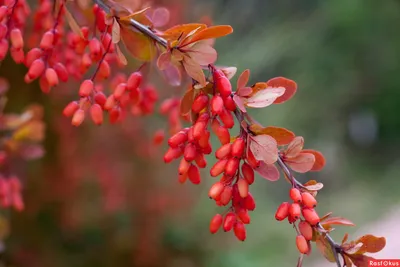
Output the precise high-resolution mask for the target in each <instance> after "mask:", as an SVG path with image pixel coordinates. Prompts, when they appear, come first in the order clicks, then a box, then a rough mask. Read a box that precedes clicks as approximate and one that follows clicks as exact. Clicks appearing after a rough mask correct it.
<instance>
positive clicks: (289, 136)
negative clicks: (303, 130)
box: [249, 124, 295, 146]
mask: <svg viewBox="0 0 400 267" xmlns="http://www.w3.org/2000/svg"><path fill="white" fill-rule="evenodd" d="M249 130H250V131H252V132H253V133H254V134H255V135H259V134H267V135H270V136H272V137H273V138H274V139H275V140H276V142H277V143H278V145H279V146H282V145H287V144H289V143H290V142H292V141H293V139H294V138H295V134H294V133H293V132H291V131H289V130H288V129H285V128H281V127H275V126H268V127H265V128H263V127H262V126H261V125H259V124H252V125H250V127H249Z"/></svg>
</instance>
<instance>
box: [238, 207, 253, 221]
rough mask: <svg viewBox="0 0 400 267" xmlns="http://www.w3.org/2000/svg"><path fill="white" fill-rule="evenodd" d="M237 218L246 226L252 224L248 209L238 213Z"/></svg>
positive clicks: (240, 210)
mask: <svg viewBox="0 0 400 267" xmlns="http://www.w3.org/2000/svg"><path fill="white" fill-rule="evenodd" d="M237 216H238V217H239V219H240V220H241V221H242V222H243V223H244V224H249V223H250V215H249V212H248V211H247V210H246V209H243V208H241V209H239V211H238V212H237Z"/></svg>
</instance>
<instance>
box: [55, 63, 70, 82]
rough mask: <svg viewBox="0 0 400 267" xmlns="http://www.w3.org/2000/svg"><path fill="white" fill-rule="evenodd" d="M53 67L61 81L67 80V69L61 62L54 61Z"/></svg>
mask: <svg viewBox="0 0 400 267" xmlns="http://www.w3.org/2000/svg"><path fill="white" fill-rule="evenodd" d="M53 68H54V70H55V71H56V72H57V76H58V78H60V80H61V81H63V82H67V81H68V71H67V69H66V68H65V66H64V65H63V64H62V63H56V64H55V65H54V66H53Z"/></svg>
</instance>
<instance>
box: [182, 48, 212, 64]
mask: <svg viewBox="0 0 400 267" xmlns="http://www.w3.org/2000/svg"><path fill="white" fill-rule="evenodd" d="M186 54H187V55H189V56H190V57H191V58H192V59H193V60H195V61H196V62H197V63H198V64H199V65H202V66H207V65H208V64H212V63H214V62H215V61H216V60H217V51H215V49H214V48H213V47H211V46H210V45H209V44H207V43H205V42H198V43H196V44H194V45H193V46H191V47H190V49H188V50H186Z"/></svg>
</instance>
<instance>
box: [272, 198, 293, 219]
mask: <svg viewBox="0 0 400 267" xmlns="http://www.w3.org/2000/svg"><path fill="white" fill-rule="evenodd" d="M289 208H290V203H289V202H283V203H282V204H281V205H279V207H278V209H277V210H276V213H275V219H276V220H278V221H283V220H284V219H286V217H287V216H289Z"/></svg>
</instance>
